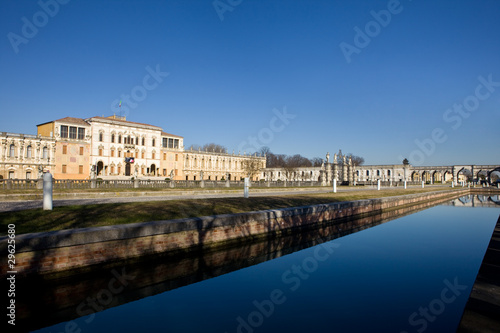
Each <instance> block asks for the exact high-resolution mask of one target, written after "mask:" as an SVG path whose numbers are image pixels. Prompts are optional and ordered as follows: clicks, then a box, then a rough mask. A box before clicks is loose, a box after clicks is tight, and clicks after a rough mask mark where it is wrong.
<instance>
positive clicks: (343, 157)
mask: <svg viewBox="0 0 500 333" xmlns="http://www.w3.org/2000/svg"><path fill="white" fill-rule="evenodd" d="M342 159H343V161H344V164H345V155H344V156H342Z"/></svg>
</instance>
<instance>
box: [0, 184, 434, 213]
mask: <svg viewBox="0 0 500 333" xmlns="http://www.w3.org/2000/svg"><path fill="white" fill-rule="evenodd" d="M438 187H441V186H436V185H435V186H433V188H438ZM412 188H420V186H412ZM374 189H376V187H374V186H366V187H365V186H363V187H356V188H354V187H345V188H342V187H338V188H337V192H339V193H342V192H350V191H363V190H374ZM381 189H382V190H384V189H388V188H387V187H386V188H384V187H382V188H381ZM391 189H397V188H394V187H391ZM329 192H332V189H331V188H330V187H324V188H313V189H290V190H280V191H278V190H275V189H269V190H262V189H258V190H256V191H255V192H252V189H250V197H265V196H280V195H301V194H318V193H329ZM106 195H108V196H107V197H100V198H74V199H73V198H72V199H54V201H53V206H54V207H61V206H71V205H93V204H108V203H126V202H144V201H163V200H184V199H209V198H241V197H243V189H241V190H239V191H233V192H229V193H227V192H226V193H203V192H193V193H188V194H186V193H184V194H182V195H179V194H175V193H163V194H162V193H159V194H157V195H144V196H137V193H134V192H119V196H116V195H115V194H114V193H113V192H109V193H106ZM128 195H130V196H128ZM132 195H136V196H132ZM35 208H42V200H41V199H39V200H18V201H2V202H0V212H9V211H18V210H25V209H35Z"/></svg>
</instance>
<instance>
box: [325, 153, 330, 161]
mask: <svg viewBox="0 0 500 333" xmlns="http://www.w3.org/2000/svg"><path fill="white" fill-rule="evenodd" d="M329 162H330V153H326V163H329Z"/></svg>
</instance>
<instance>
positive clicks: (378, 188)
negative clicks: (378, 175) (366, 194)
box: [377, 179, 380, 191]
mask: <svg viewBox="0 0 500 333" xmlns="http://www.w3.org/2000/svg"><path fill="white" fill-rule="evenodd" d="M377 191H380V179H377Z"/></svg>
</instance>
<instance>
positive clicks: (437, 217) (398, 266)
mask: <svg viewBox="0 0 500 333" xmlns="http://www.w3.org/2000/svg"><path fill="white" fill-rule="evenodd" d="M499 213H500V209H498V208H468V207H453V206H446V205H444V206H436V207H432V208H429V209H427V210H424V211H420V212H418V213H415V214H412V215H408V216H404V217H400V218H398V219H395V220H392V221H389V222H387V223H383V224H379V225H376V226H374V227H371V228H369V229H365V230H362V231H360V232H356V233H352V234H348V235H345V236H343V237H340V238H335V239H334V240H329V239H328V238H327V237H324V238H322V236H318V237H317V239H316V240H315V241H314V243H315V244H317V245H314V246H310V247H307V248H304V249H300V250H298V251H297V250H296V252H293V253H290V254H287V255H283V254H286V253H280V254H278V255H276V254H275V255H274V256H273V257H274V258H275V259H272V258H267V259H263V260H261V261H262V262H260V263H258V264H255V265H252V266H248V265H243V266H244V268H242V269H238V270H234V271H230V272H228V273H227V274H224V273H226V272H219V273H215V272H211V273H210V274H213V276H215V277H213V278H208V279H207V277H206V276H205V277H200V278H199V279H194V282H195V283H192V284H189V282H180V283H179V284H178V286H180V287H179V288H177V287H176V286H172V287H169V288H167V289H170V290H169V291H166V292H163V291H161V292H159V293H157V294H155V295H153V296H149V297H148V295H151V294H154V293H151V292H146V291H144V293H143V296H141V295H138V296H137V297H136V298H135V299H136V300H133V301H128V302H123V303H124V304H121V305H118V306H114V307H111V308H108V309H106V310H104V311H100V312H96V313H93V312H95V310H92V306H93V305H92V304H91V303H90V302H89V301H86V302H84V303H80V306H79V310H78V313H79V314H88V315H86V316H83V317H80V318H77V319H74V320H72V321H66V322H62V323H60V324H57V325H54V326H51V327H47V328H45V329H42V330H39V331H38V332H244V333H251V332H424V331H425V332H440V333H443V332H454V331H455V330H456V328H457V325H458V324H459V322H460V318H461V315H462V312H463V309H464V307H465V303H466V302H467V299H468V297H469V293H470V291H471V288H472V285H473V284H474V280H475V277H476V275H477V272H478V269H479V266H480V264H481V261H482V258H483V256H484V253H485V251H486V248H487V246H488V242H489V240H490V237H491V234H492V232H493V228H494V226H495V224H496V222H497V219H498V218H499ZM281 255H283V256H281ZM268 259H272V260H268ZM265 260H267V261H265ZM179 265H181V264H180V263H179V264H177V266H175V267H179ZM169 269H170V270H172V269H174V268H169ZM117 272H122V273H124V272H123V271H120V270H119V269H117ZM115 273H116V272H115ZM124 274H126V273H124ZM139 274H140V272H139V273H138V272H135V273H134V276H135V277H137V275H139ZM147 274H148V275H151V278H154V275H155V274H157V273H154V271H153V272H148V273H147ZM158 274H159V273H158ZM221 274H222V275H221ZM110 278H112V275H109V276H108V277H104V278H103V279H105V280H106V281H109V280H110ZM127 278H130V280H131V281H132V279H133V278H132V277H130V276H129V277H126V278H125V280H124V281H125V282H124V283H125V284H127V280H126V279H127ZM196 281H199V282H196ZM103 286H104V287H103V288H101V289H100V294H97V296H98V297H100V300H101V302H104V303H106V302H107V300H108V298H109V302H110V303H111V302H113V301H115V299H116V298H119V297H120V292H122V289H124V288H122V287H121V285H119V283H118V282H116V284H111V285H110V284H109V283H105V284H103ZM106 286H107V287H106ZM110 288H111V289H110ZM160 289H161V288H160ZM110 290H111V291H110ZM98 292H99V291H98ZM138 292H139V293H140V290H139V291H138ZM90 294H91V293H89V295H90ZM94 294H96V293H94ZM94 297H95V296H94ZM94 306H97V308H96V309H100V308H99V306H100V305H99V304H97V305H94ZM72 311H73V312H74V310H72Z"/></svg>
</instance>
